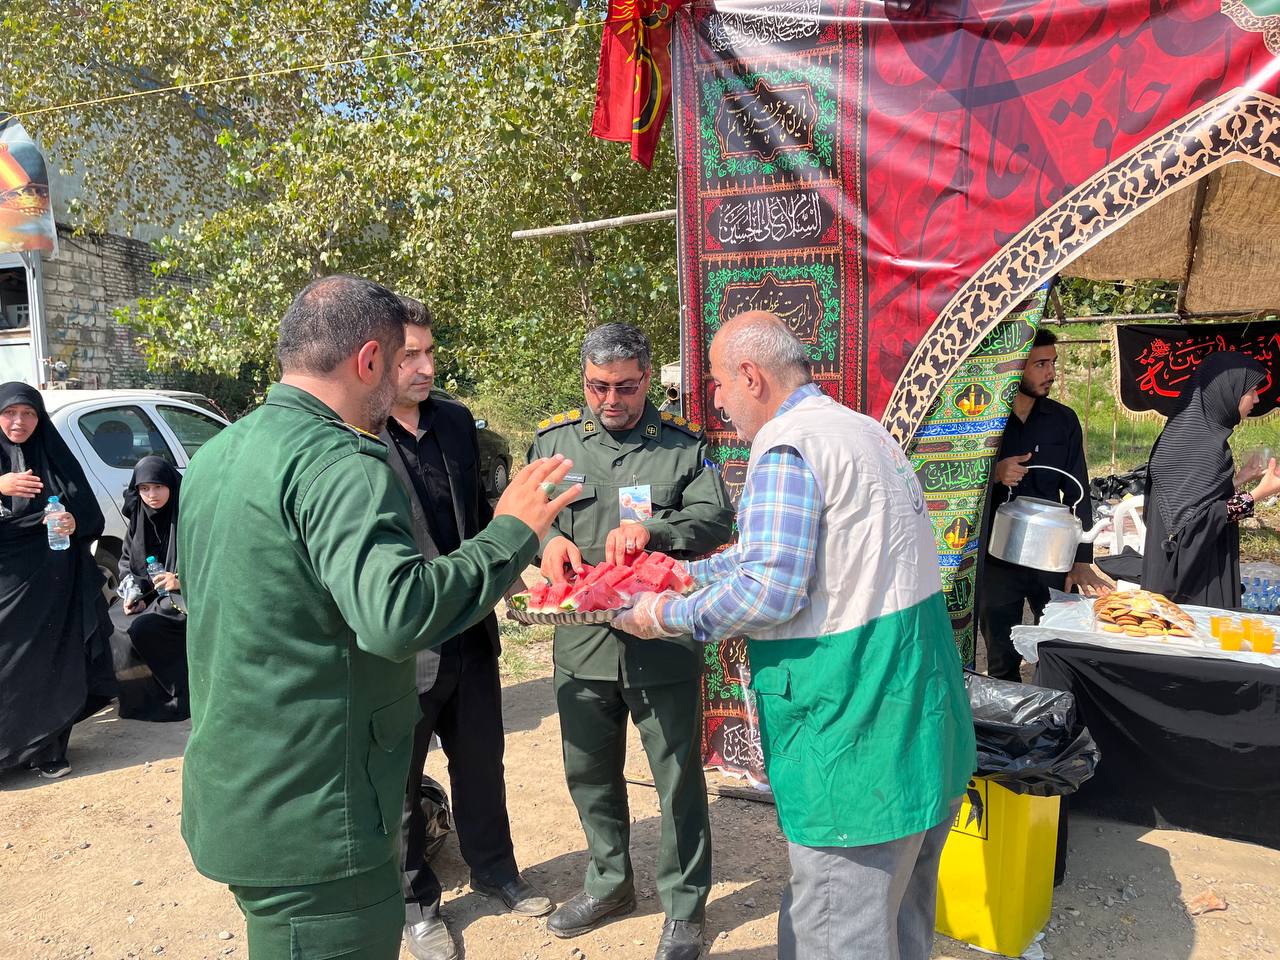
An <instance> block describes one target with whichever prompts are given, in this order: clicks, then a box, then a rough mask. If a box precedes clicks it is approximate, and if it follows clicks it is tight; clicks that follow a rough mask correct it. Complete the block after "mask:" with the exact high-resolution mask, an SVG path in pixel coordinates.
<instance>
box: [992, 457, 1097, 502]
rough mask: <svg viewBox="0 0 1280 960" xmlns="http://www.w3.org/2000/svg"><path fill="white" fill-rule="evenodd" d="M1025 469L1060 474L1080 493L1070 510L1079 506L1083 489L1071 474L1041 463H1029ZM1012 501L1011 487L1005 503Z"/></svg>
mask: <svg viewBox="0 0 1280 960" xmlns="http://www.w3.org/2000/svg"><path fill="white" fill-rule="evenodd" d="M1027 469H1028V470H1052V471H1053V472H1054V473H1060V474H1062V475H1063V476H1064V477H1066V478H1067V479H1069V480H1070V481H1071V482H1072V483H1074V484H1075V485H1076V489H1078V490H1079V491H1080V496H1078V497H1076V502H1075V503H1073V504H1072V505H1071V509H1072V510H1074V509H1075V508H1076V507H1078V506H1080V501H1081V500H1083V499H1084V487H1083V486H1081V484H1080V481H1079V480H1077V479H1076V478H1075V477H1074V476H1073V475H1072V474H1070V473H1067V471H1065V470H1059V469H1058V468H1057V467H1050V466H1046V465H1045V464H1043V463H1029V464H1027ZM1012 499H1013V487H1009V494H1008V496H1006V497H1005V503H1008V502H1009V501H1010V500H1012Z"/></svg>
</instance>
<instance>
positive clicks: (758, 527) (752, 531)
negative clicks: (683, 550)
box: [662, 383, 822, 643]
mask: <svg viewBox="0 0 1280 960" xmlns="http://www.w3.org/2000/svg"><path fill="white" fill-rule="evenodd" d="M820 395H821V391H820V390H819V389H818V387H817V386H815V385H814V384H811V383H810V384H806V385H805V386H803V387H800V388H799V389H797V390H796V391H794V392H793V393H792V394H791V396H789V397H787V399H786V400H785V401H783V404H782V406H780V407H779V408H778V413H777V414H775V416H777V415H781V414H783V413H786V411H788V410H790V409H791V408H792V407H794V406H795V405H796V404H797V403H799V402H800V401H801V400H803V399H804V398H805V397H813V396H820ZM821 516H822V494H821V491H820V490H819V488H818V481H817V479H816V478H815V477H814V475H813V472H812V471H811V470H810V469H809V468H808V467H807V466H805V462H804V460H803V459H801V457H800V454H799V452H798V451H797V450H796V449H795V448H793V447H786V446H780V447H774V448H772V449H771V450H767V451H766V452H765V453H764V454H762V455H761V456H760V458H759V459H758V460H757V461H756V465H755V467H754V469H752V471H751V473H750V474H749V475H748V476H747V483H746V487H745V489H744V490H743V492H742V500H741V501H740V502H739V504H738V542H737V543H735V544H734V545H733V546H731V547H729V548H728V549H727V550H725V551H724V552H722V553H718V554H716V555H715V556H713V557H709V558H708V559H706V560H699V561H698V562H696V563H693V564H690V565H689V575H690V576H692V577H693V578H694V579H695V580H697V582H698V585H699V587H700V588H701V589H699V590H698V592H697V593H695V594H693V595H692V596H689V597H684V598H681V599H679V600H672V601H671V602H669V603H668V604H667V605H666V607H665V608H663V611H662V621H663V624H664V625H665V626H667V627H669V628H671V629H673V630H680V631H682V632H685V633H692V634H693V636H694V639H696V640H698V641H700V642H702V643H709V642H711V641H714V640H722V639H724V638H725V637H736V636H750V634H751V633H752V632H753V631H754V630H755V629H757V628H761V627H771V626H775V625H776V624H779V623H786V622H787V621H788V620H790V619H791V618H792V617H794V616H795V615H796V614H797V613H799V612H800V611H801V610H803V609H804V608H805V607H806V606H807V605H808V603H809V596H808V593H809V582H810V581H811V580H812V579H813V573H814V569H815V567H816V566H817V562H818V525H819V521H820V519H821Z"/></svg>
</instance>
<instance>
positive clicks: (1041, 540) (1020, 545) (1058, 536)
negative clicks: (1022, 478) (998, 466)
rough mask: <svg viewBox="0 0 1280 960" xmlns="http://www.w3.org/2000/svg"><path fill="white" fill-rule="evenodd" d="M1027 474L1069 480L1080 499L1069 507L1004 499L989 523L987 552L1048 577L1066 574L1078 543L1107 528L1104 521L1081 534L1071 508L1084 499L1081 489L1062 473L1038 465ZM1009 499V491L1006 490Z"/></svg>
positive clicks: (1065, 473)
mask: <svg viewBox="0 0 1280 960" xmlns="http://www.w3.org/2000/svg"><path fill="white" fill-rule="evenodd" d="M1027 469H1028V470H1052V471H1054V472H1055V473H1060V474H1062V475H1063V476H1064V477H1070V478H1071V482H1072V483H1074V484H1075V485H1076V486H1077V487H1078V488H1079V490H1080V496H1079V497H1078V498H1077V499H1076V502H1075V503H1073V504H1072V505H1071V506H1069V507H1068V506H1067V505H1066V504H1064V503H1057V502H1055V501H1053V500H1040V499H1037V498H1036V497H1018V498H1017V499H1008V498H1006V500H1005V502H1004V503H1002V504H1000V506H999V507H997V508H996V513H995V517H994V519H992V521H991V536H990V539H989V542H988V546H987V552H988V553H990V554H991V556H993V557H998V558H999V559H1001V560H1004V561H1007V562H1008V563H1016V564H1017V565H1018V566H1020V567H1031V568H1032V569H1034V570H1046V571H1048V572H1050V573H1066V572H1067V571H1068V570H1070V569H1071V566H1072V564H1074V563H1075V562H1076V549H1077V548H1078V547H1079V546H1080V544H1082V543H1093V541H1095V540H1097V539H1098V537H1099V536H1101V535H1102V534H1103V533H1104V532H1105V531H1106V530H1107V529H1108V528H1109V527H1110V523H1109V522H1108V521H1106V520H1103V521H1101V522H1099V523H1098V524H1097V525H1096V526H1095V527H1094V528H1093V529H1092V530H1089V531H1088V532H1085V530H1084V527H1083V525H1082V524H1081V523H1080V518H1079V517H1077V516H1076V515H1075V508H1076V507H1077V506H1078V505H1079V504H1080V501H1081V500H1083V499H1084V487H1082V486H1081V485H1080V481H1079V480H1077V479H1076V478H1075V477H1073V476H1071V474H1069V473H1067V471H1065V470H1059V469H1058V468H1057V467H1048V466H1043V465H1041V464H1031V465H1029V466H1028V467H1027ZM1008 496H1009V497H1013V488H1012V487H1010V488H1009V494H1008Z"/></svg>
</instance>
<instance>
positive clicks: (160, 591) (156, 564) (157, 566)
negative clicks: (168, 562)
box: [147, 557, 169, 597]
mask: <svg viewBox="0 0 1280 960" xmlns="http://www.w3.org/2000/svg"><path fill="white" fill-rule="evenodd" d="M164 572H165V569H164V564H163V563H161V562H160V561H159V560H157V559H156V558H155V557H147V576H148V577H150V578H151V582H152V584H154V585H155V588H156V596H158V597H167V596H168V595H169V591H168V590H166V589H165V588H164V587H162V586H160V584H158V583H156V577H158V576H160V574H162V573H164Z"/></svg>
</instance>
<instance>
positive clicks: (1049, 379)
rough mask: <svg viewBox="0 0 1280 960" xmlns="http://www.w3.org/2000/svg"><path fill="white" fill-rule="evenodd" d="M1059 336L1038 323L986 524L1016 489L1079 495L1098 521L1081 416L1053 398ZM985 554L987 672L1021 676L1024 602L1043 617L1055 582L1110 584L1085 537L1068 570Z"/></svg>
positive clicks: (1092, 590) (981, 588) (982, 591)
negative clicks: (1016, 642)
mask: <svg viewBox="0 0 1280 960" xmlns="http://www.w3.org/2000/svg"><path fill="white" fill-rule="evenodd" d="M1057 342H1058V338H1057V337H1056V336H1055V335H1054V334H1053V333H1051V332H1050V331H1048V330H1040V331H1038V332H1037V333H1036V338H1035V341H1034V342H1033V343H1032V345H1031V352H1030V353H1029V354H1028V355H1027V365H1026V367H1025V369H1024V370H1023V374H1022V383H1021V384H1019V386H1018V395H1017V396H1016V397H1015V398H1014V401H1013V411H1012V412H1011V413H1010V415H1009V423H1008V425H1007V426H1006V427H1005V431H1004V440H1003V442H1002V443H1001V444H1000V453H999V456H998V459H997V461H996V468H995V471H994V477H995V482H994V484H993V486H992V490H991V493H990V496H989V498H988V500H989V503H988V510H987V530H988V531H990V529H991V517H992V515H994V513H995V509H996V507H998V506H999V505H1000V504H1002V503H1004V502H1005V501H1006V499H1008V498H1010V497H1018V496H1022V497H1036V498H1038V499H1040V500H1053V501H1061V502H1063V503H1067V504H1073V503H1076V501H1077V500H1079V503H1078V504H1076V507H1075V512H1076V516H1077V517H1079V518H1080V523H1081V524H1082V525H1083V526H1084V529H1086V530H1088V529H1089V528H1090V527H1091V526H1092V525H1093V510H1092V506H1091V504H1090V502H1089V470H1088V467H1087V466H1086V465H1085V462H1084V436H1083V434H1082V433H1081V430H1080V420H1079V418H1078V417H1077V416H1076V415H1075V412H1074V411H1073V410H1072V409H1071V408H1070V407H1068V406H1065V405H1063V404H1061V403H1058V402H1057V401H1056V400H1050V399H1049V390H1050V388H1052V386H1053V382H1054V379H1055V378H1056V376H1057V364H1058V348H1057V346H1056V344H1057ZM1034 466H1048V467H1057V468H1058V469H1059V470H1065V471H1066V472H1067V473H1069V474H1071V476H1073V477H1075V478H1076V480H1078V481H1079V482H1080V486H1079V487H1077V486H1076V485H1075V484H1074V483H1072V482H1071V480H1070V479H1068V478H1067V477H1064V476H1063V475H1062V474H1060V473H1055V472H1053V471H1051V470H1031V469H1029V468H1030V467H1034ZM1081 490H1083V491H1084V495H1083V496H1081ZM984 561H985V565H984V568H983V575H982V578H981V580H980V582H979V584H978V602H979V611H978V623H979V626H980V627H981V629H982V635H983V637H984V638H986V644H987V675H988V676H992V677H996V678H998V679H1001V680H1018V681H1020V680H1021V679H1022V677H1021V674H1020V669H1021V666H1022V657H1021V656H1019V655H1018V652H1017V651H1016V650H1014V648H1013V640H1012V639H1011V633H1012V631H1013V628H1014V627H1015V626H1017V625H1018V624H1020V623H1022V608H1023V604H1024V603H1027V602H1029V603H1030V604H1031V612H1032V614H1033V615H1034V617H1035V620H1036V622H1039V620H1040V617H1041V616H1042V615H1043V613H1044V608H1045V604H1047V603H1048V602H1049V588H1050V587H1052V588H1054V589H1056V590H1066V591H1070V590H1072V589H1073V588H1074V589H1078V590H1079V591H1080V592H1081V593H1083V594H1085V595H1087V596H1094V595H1096V594H1098V593H1099V592H1101V591H1102V590H1104V589H1106V588H1109V586H1110V584H1108V583H1107V581H1105V580H1103V579H1102V578H1101V577H1100V576H1099V575H1098V574H1097V573H1096V572H1095V571H1094V569H1093V545H1092V544H1088V543H1082V544H1080V546H1079V548H1078V549H1077V550H1076V562H1075V564H1074V565H1073V566H1072V568H1071V570H1070V571H1069V572H1067V573H1065V574H1063V573H1047V572H1045V571H1043V570H1033V569H1031V568H1029V567H1020V566H1017V565H1016V564H1012V563H1006V562H1005V561H1004V560H1000V559H998V558H996V557H993V556H991V555H990V554H986V555H985V558H984Z"/></svg>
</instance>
